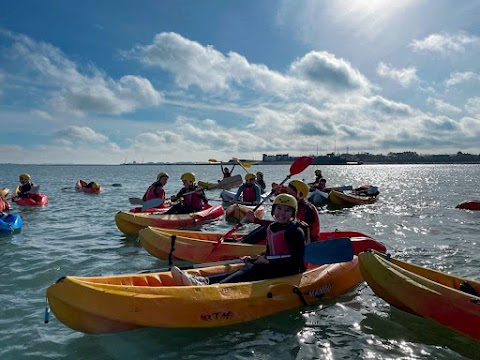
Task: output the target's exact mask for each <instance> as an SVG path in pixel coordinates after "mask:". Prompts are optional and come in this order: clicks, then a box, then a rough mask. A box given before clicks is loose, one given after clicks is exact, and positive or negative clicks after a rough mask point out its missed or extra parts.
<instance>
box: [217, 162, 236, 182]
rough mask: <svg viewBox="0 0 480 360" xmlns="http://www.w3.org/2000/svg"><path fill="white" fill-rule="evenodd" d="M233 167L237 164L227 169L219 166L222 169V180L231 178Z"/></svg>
mask: <svg viewBox="0 0 480 360" xmlns="http://www.w3.org/2000/svg"><path fill="white" fill-rule="evenodd" d="M235 165H237V164H233V166H232V168H231V169H229V168H228V167H226V166H225V167H223V165H222V164H220V167H221V168H222V174H223V178H224V179H226V178H229V177H230V176H232V171H233V169H235Z"/></svg>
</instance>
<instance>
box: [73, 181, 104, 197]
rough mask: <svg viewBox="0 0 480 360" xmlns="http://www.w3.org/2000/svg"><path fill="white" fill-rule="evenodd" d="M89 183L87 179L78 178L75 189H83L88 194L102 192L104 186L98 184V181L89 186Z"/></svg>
mask: <svg viewBox="0 0 480 360" xmlns="http://www.w3.org/2000/svg"><path fill="white" fill-rule="evenodd" d="M87 185H88V183H87V182H86V181H85V180H81V179H80V180H78V181H77V183H76V184H75V190H77V191H83V192H84V193H87V194H100V193H101V192H102V191H103V188H102V187H101V186H100V185H98V184H97V183H96V182H94V183H93V186H91V187H90V186H88V187H87Z"/></svg>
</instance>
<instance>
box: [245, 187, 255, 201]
mask: <svg viewBox="0 0 480 360" xmlns="http://www.w3.org/2000/svg"><path fill="white" fill-rule="evenodd" d="M243 201H245V202H255V201H257V193H256V191H255V186H245V185H244V186H243Z"/></svg>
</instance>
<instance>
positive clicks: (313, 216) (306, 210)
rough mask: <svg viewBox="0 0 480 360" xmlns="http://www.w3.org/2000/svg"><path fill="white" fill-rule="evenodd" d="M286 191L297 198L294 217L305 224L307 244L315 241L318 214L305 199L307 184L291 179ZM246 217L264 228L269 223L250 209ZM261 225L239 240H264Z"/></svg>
mask: <svg viewBox="0 0 480 360" xmlns="http://www.w3.org/2000/svg"><path fill="white" fill-rule="evenodd" d="M287 191H288V193H289V194H290V195H292V196H293V197H295V199H296V200H297V203H298V211H297V212H296V219H297V220H298V221H299V222H300V223H302V224H304V225H305V228H304V231H305V234H306V241H307V244H308V243H310V242H313V241H317V240H318V237H319V235H320V216H319V215H318V211H317V208H316V207H315V206H314V205H313V204H312V203H310V202H309V201H308V200H307V199H306V197H307V195H308V185H307V184H306V183H304V182H303V181H301V180H292V181H290V182H289V183H288V186H287ZM246 217H247V219H248V220H249V221H250V222H253V223H255V224H259V225H261V227H263V228H266V226H267V225H269V224H270V223H271V220H266V219H259V218H257V217H256V216H255V214H254V213H253V212H252V211H249V212H248V213H247V214H246ZM261 227H260V228H257V229H255V230H254V231H252V232H251V233H249V234H248V235H245V236H244V237H243V238H242V239H241V240H240V242H242V243H246V244H257V243H258V242H260V241H262V240H264V239H265V237H266V233H265V230H264V231H262V230H261ZM307 227H308V231H307Z"/></svg>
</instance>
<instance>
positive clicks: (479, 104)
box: [465, 96, 480, 118]
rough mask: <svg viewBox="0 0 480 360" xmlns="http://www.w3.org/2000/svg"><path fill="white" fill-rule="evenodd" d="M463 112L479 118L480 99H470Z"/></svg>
mask: <svg viewBox="0 0 480 360" xmlns="http://www.w3.org/2000/svg"><path fill="white" fill-rule="evenodd" d="M465 110H467V111H468V112H469V113H470V114H472V115H474V116H476V117H478V118H480V97H478V96H476V97H472V98H470V99H468V100H467V102H466V103H465Z"/></svg>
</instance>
